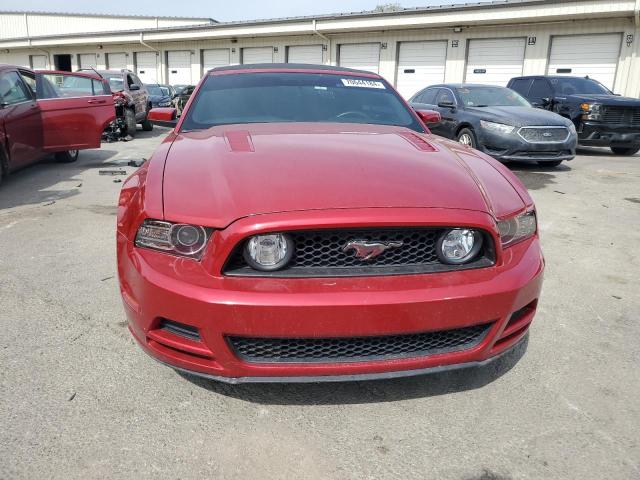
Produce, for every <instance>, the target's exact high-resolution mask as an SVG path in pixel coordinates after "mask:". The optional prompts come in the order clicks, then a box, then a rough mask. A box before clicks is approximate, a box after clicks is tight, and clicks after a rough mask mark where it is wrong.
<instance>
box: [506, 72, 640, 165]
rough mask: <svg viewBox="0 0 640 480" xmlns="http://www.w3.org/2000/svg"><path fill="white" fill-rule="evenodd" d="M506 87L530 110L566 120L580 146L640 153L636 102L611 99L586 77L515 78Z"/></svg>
mask: <svg viewBox="0 0 640 480" xmlns="http://www.w3.org/2000/svg"><path fill="white" fill-rule="evenodd" d="M507 86H508V87H509V88H511V89H512V90H515V91H516V92H518V93H519V94H520V95H522V96H523V97H525V98H527V99H528V100H529V101H530V102H531V103H532V104H533V106H535V107H538V108H544V109H547V110H551V111H552V112H556V113H558V114H560V115H562V116H563V117H566V118H568V119H570V120H571V121H572V122H573V123H574V125H575V126H576V130H577V131H578V143H579V144H580V145H585V146H594V147H610V148H611V150H612V151H613V153H615V154H616V155H633V154H634V153H636V152H638V151H639V150H640V100H637V99H635V98H627V97H621V96H618V95H615V94H614V93H613V92H611V90H609V89H608V88H607V87H605V86H604V85H602V84H601V83H600V82H598V81H596V80H593V79H591V78H589V77H564V76H531V77H518V78H512V79H511V80H510V81H509V84H508V85H507Z"/></svg>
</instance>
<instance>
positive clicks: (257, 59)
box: [242, 47, 273, 64]
mask: <svg viewBox="0 0 640 480" xmlns="http://www.w3.org/2000/svg"><path fill="white" fill-rule="evenodd" d="M272 62H273V47H248V48H247V47H245V48H243V49H242V63H246V64H251V63H272Z"/></svg>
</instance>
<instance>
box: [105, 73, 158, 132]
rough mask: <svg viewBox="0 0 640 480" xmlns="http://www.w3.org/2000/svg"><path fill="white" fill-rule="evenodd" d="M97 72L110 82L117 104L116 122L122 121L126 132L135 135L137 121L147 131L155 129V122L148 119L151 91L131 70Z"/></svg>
mask: <svg viewBox="0 0 640 480" xmlns="http://www.w3.org/2000/svg"><path fill="white" fill-rule="evenodd" d="M93 71H95V70H93ZM97 73H98V74H99V75H101V76H102V77H103V78H105V79H106V80H107V81H108V82H109V86H110V87H111V92H113V100H114V103H115V106H116V122H120V123H122V130H124V133H126V134H128V135H131V136H134V135H135V134H136V124H137V123H139V124H141V125H142V130H144V131H145V132H148V131H151V130H153V124H152V123H151V122H150V121H149V120H148V119H147V113H148V112H149V110H151V102H150V100H149V92H147V89H146V88H145V86H144V84H143V83H142V82H141V81H140V79H139V78H138V77H137V76H136V75H135V74H134V73H133V72H131V71H129V70H98V71H97Z"/></svg>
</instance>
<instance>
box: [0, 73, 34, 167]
mask: <svg viewBox="0 0 640 480" xmlns="http://www.w3.org/2000/svg"><path fill="white" fill-rule="evenodd" d="M0 104H1V105H0V143H1V144H2V145H4V146H5V154H6V156H7V157H8V158H7V162H8V164H9V170H15V169H17V168H20V167H23V166H25V165H28V164H29V163H33V162H35V161H37V160H38V159H39V158H40V157H41V155H42V117H41V114H40V108H39V106H38V103H37V102H36V97H35V92H34V91H33V90H32V88H30V87H29V85H28V84H27V82H26V81H25V80H24V79H23V77H22V75H21V74H20V72H19V71H18V70H17V69H16V70H4V71H1V72H0ZM2 126H4V128H1V127H2ZM3 136H4V138H2V137H3Z"/></svg>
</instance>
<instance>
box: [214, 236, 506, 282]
mask: <svg viewBox="0 0 640 480" xmlns="http://www.w3.org/2000/svg"><path fill="white" fill-rule="evenodd" d="M447 230H448V229H446V228H396V229H354V230H312V231H307V230H303V231H294V232H288V234H289V235H290V236H291V238H292V240H293V243H294V245H295V253H294V256H293V258H292V260H291V262H290V263H289V265H288V266H287V267H286V268H285V269H283V270H279V271H276V272H258V271H256V270H253V269H252V268H251V267H249V266H248V265H247V264H246V262H245V260H244V258H243V255H242V251H243V248H244V242H241V244H240V245H239V246H238V247H237V248H236V249H235V251H234V253H233V254H232V255H231V257H230V259H229V261H228V262H227V265H226V266H225V269H224V273H225V274H226V275H236V276H241V275H262V276H265V275H269V276H281V277H307V276H320V277H322V276H354V275H399V274H411V273H426V272H433V271H447V270H460V269H465V268H480V267H485V266H490V265H492V264H493V260H492V258H493V254H492V248H491V245H492V242H491V240H490V239H489V237H488V235H484V241H483V250H482V251H481V252H480V255H479V256H478V257H477V260H475V261H473V262H471V263H469V264H465V265H448V264H444V263H442V262H440V260H439V259H438V256H437V254H436V242H437V240H438V238H439V237H440V236H441V235H442V234H443V233H444V232H445V231H447ZM353 240H366V241H368V242H394V243H397V242H401V243H402V245H401V246H398V247H394V248H390V249H388V250H386V251H384V252H383V253H382V254H380V255H379V256H377V257H375V258H374V259H370V260H362V259H358V258H356V256H355V255H354V252H353V251H347V252H345V251H343V249H344V247H345V245H346V244H347V243H348V242H350V241H353Z"/></svg>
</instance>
